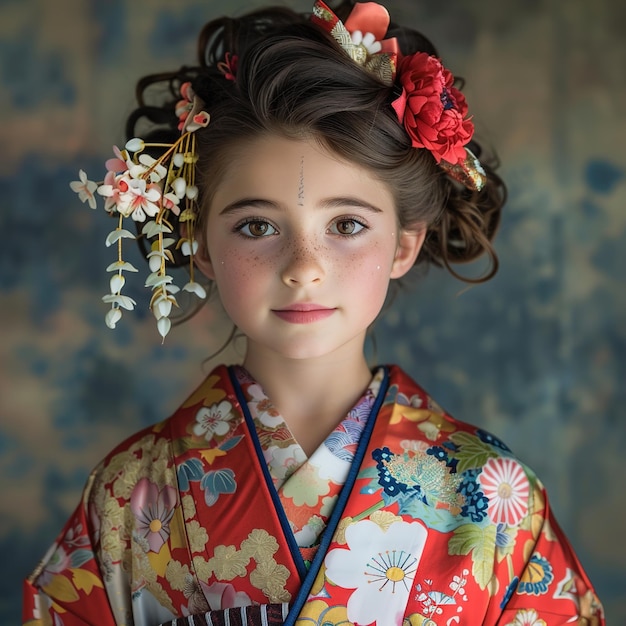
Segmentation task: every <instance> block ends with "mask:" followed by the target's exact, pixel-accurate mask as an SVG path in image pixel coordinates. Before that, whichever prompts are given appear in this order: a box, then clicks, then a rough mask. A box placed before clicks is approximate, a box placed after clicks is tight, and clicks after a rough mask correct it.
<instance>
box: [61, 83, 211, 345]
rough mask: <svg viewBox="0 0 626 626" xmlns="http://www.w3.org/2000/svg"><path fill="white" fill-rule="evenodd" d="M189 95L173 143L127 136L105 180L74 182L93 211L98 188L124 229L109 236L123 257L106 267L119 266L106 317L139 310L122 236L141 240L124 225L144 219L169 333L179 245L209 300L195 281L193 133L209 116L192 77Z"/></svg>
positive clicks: (154, 305)
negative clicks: (178, 226)
mask: <svg viewBox="0 0 626 626" xmlns="http://www.w3.org/2000/svg"><path fill="white" fill-rule="evenodd" d="M180 91H181V96H182V99H181V100H180V101H179V102H178V103H177V104H176V115H177V116H178V118H179V126H178V127H179V129H180V130H181V133H182V134H181V136H180V137H179V138H178V139H177V140H176V141H175V142H174V143H172V144H167V143H147V142H144V141H143V140H142V139H139V138H134V139H131V140H130V141H128V142H127V143H126V145H125V149H124V150H119V149H118V148H117V147H115V146H114V148H113V151H114V154H115V158H113V159H109V160H108V161H107V162H106V164H105V166H106V169H107V173H106V175H105V177H104V180H103V181H102V182H101V183H95V182H93V181H90V180H88V178H87V175H86V174H85V172H84V171H83V170H80V172H79V178H80V180H78V181H74V182H71V183H70V187H71V188H72V190H73V191H75V192H76V193H77V194H78V197H79V198H80V200H82V201H83V202H87V203H88V204H89V206H90V207H91V208H92V209H95V208H96V207H97V202H96V196H95V193H97V194H98V195H100V196H102V197H103V198H104V209H105V211H106V212H107V213H109V214H110V215H112V216H115V215H116V214H117V216H118V224H117V228H116V229H115V230H113V231H111V232H110V233H109V234H108V235H107V238H106V242H105V243H106V245H107V247H108V246H113V245H116V246H117V260H116V261H114V262H113V263H111V264H110V265H109V266H108V267H107V272H112V273H113V275H112V276H111V279H110V282H109V286H110V293H108V294H106V295H105V296H103V298H102V300H103V301H104V302H105V303H107V304H110V305H111V308H110V310H109V311H108V313H107V314H106V316H105V322H106V325H107V326H108V327H109V328H115V326H116V324H117V322H119V320H120V319H121V317H122V310H123V309H126V310H129V311H131V310H133V309H134V308H135V305H136V302H135V300H133V299H132V298H131V297H130V296H127V295H125V294H123V293H122V289H123V287H124V284H125V282H126V278H125V276H124V272H138V271H139V270H138V269H137V268H136V267H134V266H133V265H132V264H131V263H129V262H128V261H125V260H124V257H123V250H122V242H123V240H124V239H136V235H135V234H133V233H132V232H131V231H130V230H127V229H126V228H124V224H125V222H124V220H129V219H130V220H133V221H134V222H141V223H143V227H142V229H141V236H143V237H146V239H147V240H148V241H149V242H150V252H149V253H148V255H147V258H148V266H149V268H150V273H149V274H148V276H147V278H146V280H145V286H146V287H148V288H150V289H151V290H152V298H151V300H150V309H151V310H152V313H153V314H154V317H155V318H156V320H157V329H158V331H159V334H160V335H161V337H163V338H165V336H166V335H167V333H168V332H169V330H170V328H171V321H170V313H171V311H172V307H175V306H178V302H177V301H176V294H177V293H178V292H179V291H180V290H181V289H180V288H179V287H178V286H176V285H175V284H174V279H173V277H172V276H170V275H169V274H168V263H172V262H173V261H174V256H173V254H172V249H175V250H180V251H181V252H182V254H183V255H184V256H187V257H189V281H188V282H187V283H186V284H185V285H184V286H183V287H182V290H183V291H187V292H189V293H193V294H195V295H196V296H197V297H198V298H200V299H204V298H206V291H205V289H204V287H202V285H200V284H199V283H198V282H196V280H195V276H194V255H195V253H196V252H197V250H198V242H197V241H196V240H195V239H194V232H195V225H196V216H197V210H196V199H197V197H198V188H197V187H196V185H195V164H196V161H197V160H198V157H197V154H196V137H195V135H194V132H195V131H196V130H198V129H199V128H203V127H205V126H207V125H208V124H209V120H210V117H209V114H208V113H206V111H204V110H203V107H204V103H203V102H202V101H201V100H200V99H199V98H198V97H197V96H196V95H195V94H194V92H193V89H192V88H191V84H190V83H183V84H182V85H181V88H180ZM146 149H157V150H162V151H163V152H162V153H161V155H160V156H159V157H158V158H153V157H152V156H150V155H149V154H147V152H146ZM171 215H175V216H178V221H179V222H180V223H185V225H186V229H185V232H184V233H182V234H181V236H180V237H178V238H176V237H172V236H171V235H173V231H174V227H173V225H172V223H171Z"/></svg>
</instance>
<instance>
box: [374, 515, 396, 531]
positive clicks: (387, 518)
mask: <svg viewBox="0 0 626 626" xmlns="http://www.w3.org/2000/svg"><path fill="white" fill-rule="evenodd" d="M369 518H370V519H371V520H372V522H374V523H375V524H377V525H378V526H380V527H381V528H382V529H383V530H385V531H386V530H389V526H391V525H392V524H393V523H394V522H401V521H402V517H401V516H400V515H395V514H394V513H392V512H391V511H374V512H373V513H372V514H371V515H370V517H369Z"/></svg>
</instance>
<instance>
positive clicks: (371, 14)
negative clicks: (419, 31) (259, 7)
mask: <svg viewBox="0 0 626 626" xmlns="http://www.w3.org/2000/svg"><path fill="white" fill-rule="evenodd" d="M311 21H312V22H313V23H314V24H317V25H318V26H320V27H321V28H323V29H324V30H325V31H327V32H329V33H330V34H331V35H332V36H333V37H334V38H335V40H336V41H337V42H338V43H339V45H340V46H341V47H342V48H343V49H344V50H345V51H346V53H347V54H348V56H349V57H350V58H351V59H352V60H353V61H356V62H357V63H358V64H359V65H362V66H363V67H365V69H367V70H369V71H370V72H372V74H375V75H376V76H378V78H380V79H381V80H382V82H384V83H385V84H386V85H392V84H393V80H394V78H395V75H396V63H397V60H398V57H399V54H400V49H399V46H398V40H397V39H396V38H395V37H392V38H390V39H384V37H385V34H386V33H387V29H388V28H389V12H388V11H387V9H385V7H384V6H382V5H381V4H377V3H376V2H360V3H358V4H356V5H355V6H354V8H353V9H352V11H351V12H350V16H349V17H348V19H347V20H346V23H345V24H344V23H343V22H342V21H341V20H340V19H339V18H338V17H337V16H336V15H335V14H334V13H333V12H332V10H331V9H330V8H328V6H326V4H324V3H323V2H322V1H321V0H317V1H316V2H315V4H314V5H313V11H312V13H311Z"/></svg>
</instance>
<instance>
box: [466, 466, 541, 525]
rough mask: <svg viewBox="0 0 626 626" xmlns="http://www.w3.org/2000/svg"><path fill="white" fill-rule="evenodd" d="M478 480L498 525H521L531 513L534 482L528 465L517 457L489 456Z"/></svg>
mask: <svg viewBox="0 0 626 626" xmlns="http://www.w3.org/2000/svg"><path fill="white" fill-rule="evenodd" d="M478 480H479V482H480V485H481V488H482V491H483V493H484V494H485V496H486V497H487V499H488V500H489V508H488V510H487V512H488V514H489V518H490V519H491V521H492V522H493V523H494V524H507V525H508V526H517V525H518V524H519V523H520V522H521V521H522V519H523V518H524V517H525V516H526V514H527V513H528V493H529V489H530V485H529V482H528V477H527V476H526V472H524V468H523V467H522V466H521V465H520V464H519V463H518V462H517V461H515V460H514V459H502V458H498V459H489V460H488V461H487V463H485V466H484V467H483V469H482V472H481V473H480V475H479V477H478Z"/></svg>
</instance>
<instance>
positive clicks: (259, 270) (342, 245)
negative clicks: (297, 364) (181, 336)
mask: <svg viewBox="0 0 626 626" xmlns="http://www.w3.org/2000/svg"><path fill="white" fill-rule="evenodd" d="M208 210H209V214H208V219H207V226H206V227H207V232H206V242H207V247H208V250H207V251H206V253H203V254H201V255H200V259H199V263H198V265H199V267H200V268H201V269H202V270H203V271H204V273H205V274H206V275H207V276H208V277H209V278H211V279H212V280H214V281H215V283H216V285H217V288H218V291H219V294H220V298H221V301H222V303H223V306H224V308H225V310H226V312H227V313H228V315H229V316H230V318H231V319H232V321H233V322H234V323H235V324H236V326H237V327H238V328H239V329H240V330H241V331H242V332H243V333H244V334H245V335H246V336H247V338H248V356H249V355H250V354H251V351H257V352H256V355H255V356H259V355H263V354H266V355H267V356H281V357H284V358H287V359H312V358H320V357H326V356H331V357H332V356H333V355H334V356H335V357H342V356H348V355H350V354H351V353H352V351H358V354H360V357H361V358H362V354H363V342H364V339H365V332H366V330H367V328H368V326H369V325H370V324H371V323H372V322H373V321H374V319H375V318H376V316H377V315H378V313H379V311H380V309H381V307H382V305H383V302H384V300H385V295H386V293H387V288H388V285H389V280H390V278H398V277H400V276H402V275H403V274H405V273H406V272H407V271H408V270H409V269H410V268H411V266H412V265H413V262H414V261H415V257H416V256H417V253H418V252H419V248H420V247H421V244H422V242H423V237H424V229H423V228H418V229H416V230H415V231H411V232H409V231H402V232H398V224H397V219H396V213H395V207H394V202H393V198H392V194H391V192H390V190H389V189H388V188H387V186H386V185H385V184H383V183H381V181H380V180H379V179H377V178H375V177H374V176H373V175H372V174H370V173H369V172H368V171H367V170H366V169H364V168H362V167H360V166H358V165H355V164H353V163H350V162H347V161H342V160H340V159H339V158H338V157H337V156H335V155H334V154H331V153H330V152H328V151H327V150H325V149H323V148H322V147H320V146H319V145H318V144H317V143H316V142H315V141H313V140H305V139H302V140H292V139H286V138H282V137H278V136H273V135H270V136H263V137H260V138H257V139H255V140H253V141H252V142H250V143H246V144H245V146H243V147H240V149H239V150H238V151H237V152H236V153H235V155H234V158H232V160H231V163H230V165H229V167H228V168H227V170H226V173H225V175H224V178H223V179H222V180H221V181H220V183H219V185H218V186H217V189H216V192H215V194H214V196H213V200H212V202H211V204H210V207H209V208H208Z"/></svg>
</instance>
